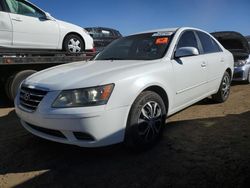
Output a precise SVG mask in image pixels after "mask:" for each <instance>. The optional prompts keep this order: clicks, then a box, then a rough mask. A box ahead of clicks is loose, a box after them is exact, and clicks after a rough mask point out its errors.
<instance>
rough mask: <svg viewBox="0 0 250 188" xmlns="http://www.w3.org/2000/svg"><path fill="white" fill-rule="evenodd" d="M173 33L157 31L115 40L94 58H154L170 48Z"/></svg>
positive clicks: (160, 56)
mask: <svg viewBox="0 0 250 188" xmlns="http://www.w3.org/2000/svg"><path fill="white" fill-rule="evenodd" d="M172 35H173V33H171V32H156V33H144V34H138V35H132V36H128V37H123V38H120V39H117V40H115V41H114V42H112V43H111V44H110V45H108V46H107V47H106V48H105V50H103V51H102V52H100V53H99V54H98V55H97V56H96V57H95V58H94V60H154V59H160V58H162V57H163V56H164V55H165V52H166V51H167V49H168V46H169V44H170V41H171V38H172Z"/></svg>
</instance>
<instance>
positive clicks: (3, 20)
mask: <svg viewBox="0 0 250 188" xmlns="http://www.w3.org/2000/svg"><path fill="white" fill-rule="evenodd" d="M0 46H1V47H8V48H20V49H54V50H64V51H66V52H69V53H79V52H82V51H85V50H93V39H92V37H91V36H90V35H89V34H88V33H87V31H85V30H84V29H83V28H81V27H79V26H76V25H73V24H70V23H67V22H63V21H60V20H56V19H55V18H53V17H52V16H50V15H49V14H48V13H46V12H44V11H43V10H41V9H40V8H38V7H36V6H35V5H33V4H32V3H30V2H28V1H26V0H1V1H0Z"/></svg>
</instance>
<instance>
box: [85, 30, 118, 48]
mask: <svg viewBox="0 0 250 188" xmlns="http://www.w3.org/2000/svg"><path fill="white" fill-rule="evenodd" d="M85 29H86V30H87V31H88V32H89V34H90V35H91V36H92V37H93V39H94V44H95V48H96V51H97V52H100V51H102V50H103V49H104V48H105V47H106V46H107V45H109V44H110V43H111V42H112V41H113V40H116V39H118V38H121V37H122V35H121V33H120V32H119V31H117V30H115V29H111V28H106V27H87V28H85Z"/></svg>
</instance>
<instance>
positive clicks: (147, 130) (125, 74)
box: [15, 28, 234, 148]
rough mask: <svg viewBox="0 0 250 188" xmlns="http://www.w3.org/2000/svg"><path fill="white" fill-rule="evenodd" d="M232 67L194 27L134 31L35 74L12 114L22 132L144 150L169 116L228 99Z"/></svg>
mask: <svg viewBox="0 0 250 188" xmlns="http://www.w3.org/2000/svg"><path fill="white" fill-rule="evenodd" d="M233 64H234V61H233V56H232V54H231V53H230V52H229V51H227V50H226V49H225V48H224V47H223V46H222V45H221V44H219V42H218V41H216V39H214V38H213V37H212V36H211V35H210V34H208V33H206V32H204V31H202V30H199V29H195V28H177V29H162V30H155V31H149V32H144V33H139V34H135V35H131V36H127V37H123V38H120V39H117V40H115V41H114V42H112V43H111V44H110V45H109V46H108V47H107V48H105V49H104V50H103V51H102V52H100V53H99V54H98V55H97V56H96V57H95V58H94V59H93V60H92V61H89V62H87V63H82V62H78V63H70V64H65V65H61V66H58V67H53V68H50V69H47V70H44V71H41V72H38V73H36V74H33V75H32V76H30V77H29V78H27V79H26V80H25V81H24V82H23V83H22V85H21V87H20V89H19V92H18V95H17V97H16V100H15V108H16V113H17V115H18V116H19V117H20V119H21V123H22V125H23V126H24V127H25V128H26V129H27V130H28V131H30V132H31V133H33V134H35V135H37V136H40V137H42V138H45V139H49V140H52V141H56V142H61V143H66V144H74V145H78V146H84V147H98V146H105V145H110V144H114V143H118V142H123V141H125V143H126V144H127V145H128V146H129V147H132V148H147V147H149V146H151V145H152V144H154V143H155V142H156V141H157V140H158V139H159V138H160V135H161V132H162V127H163V126H164V124H165V118H166V117H167V116H169V115H172V114H174V113H176V112H178V111H180V110H182V109H184V108H186V107H188V106H190V105H192V104H194V103H196V102H197V101H199V100H202V99H204V98H206V97H208V96H210V95H212V98H213V99H214V100H215V101H217V102H224V101H226V100H227V99H228V96H229V93H230V83H231V79H232V75H233V70H234V69H233V68H234V67H233V66H234V65H233Z"/></svg>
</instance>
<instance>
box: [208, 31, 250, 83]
mask: <svg viewBox="0 0 250 188" xmlns="http://www.w3.org/2000/svg"><path fill="white" fill-rule="evenodd" d="M211 34H212V35H213V36H214V37H215V38H216V39H217V40H218V41H219V42H220V43H221V44H222V45H223V46H224V48H226V49H228V50H229V51H230V52H231V53H232V54H233V56H234V76H233V80H234V81H246V82H247V83H250V55H249V54H250V50H249V49H250V48H249V43H248V41H247V39H246V38H245V37H244V36H243V35H241V34H240V33H238V32H233V31H223V32H214V33H211Z"/></svg>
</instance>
